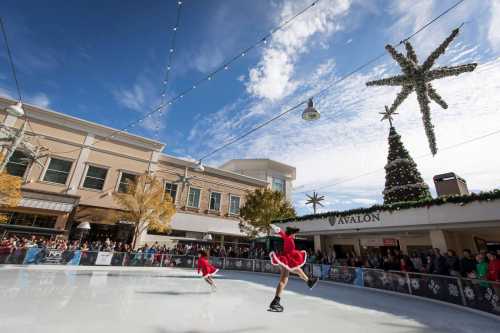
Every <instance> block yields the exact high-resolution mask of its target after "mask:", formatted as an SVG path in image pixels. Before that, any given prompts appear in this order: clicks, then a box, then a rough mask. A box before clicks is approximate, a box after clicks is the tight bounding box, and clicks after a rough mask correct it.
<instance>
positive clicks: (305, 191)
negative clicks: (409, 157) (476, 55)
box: [293, 129, 500, 194]
mask: <svg viewBox="0 0 500 333" xmlns="http://www.w3.org/2000/svg"><path fill="white" fill-rule="evenodd" d="M497 134H500V129H499V130H496V131H493V132H490V133H487V134H484V135H480V136H477V137H474V138H471V139H468V140H465V141H462V142H459V143H456V144H454V145H451V146H447V147H444V148H442V149H440V151H446V150H451V149H455V148H458V147H461V146H464V145H467V144H469V143H472V142H476V141H479V140H482V139H485V138H488V137H490V136H493V135H497ZM427 157H433V155H432V153H427V154H423V155H420V156H417V157H416V159H423V158H427ZM384 170H385V168H384V167H381V168H378V169H376V170H372V171H369V172H365V173H362V174H359V175H357V176H353V177H349V178H344V179H341V180H339V181H337V182H334V183H330V184H326V185H323V186H320V187H315V188H314V190H315V191H318V190H322V189H325V188H330V187H334V186H337V185H340V184H343V183H347V182H350V181H353V180H357V179H359V178H363V177H366V176H369V175H373V174H376V173H379V172H381V171H384ZM312 190H313V189H310V190H303V191H300V192H294V193H293V194H305V193H309V192H311V191H312Z"/></svg>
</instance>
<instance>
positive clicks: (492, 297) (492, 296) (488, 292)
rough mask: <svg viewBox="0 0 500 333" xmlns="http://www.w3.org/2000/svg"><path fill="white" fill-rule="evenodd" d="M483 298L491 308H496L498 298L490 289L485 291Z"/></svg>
mask: <svg viewBox="0 0 500 333" xmlns="http://www.w3.org/2000/svg"><path fill="white" fill-rule="evenodd" d="M484 298H486V299H487V300H488V301H489V302H490V303H491V305H492V306H493V307H495V306H497V303H498V296H497V295H496V294H495V291H494V290H493V289H491V288H488V289H487V290H486V294H484Z"/></svg>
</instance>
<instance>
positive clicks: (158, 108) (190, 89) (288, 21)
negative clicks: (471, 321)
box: [55, 0, 322, 154]
mask: <svg viewBox="0 0 500 333" xmlns="http://www.w3.org/2000/svg"><path fill="white" fill-rule="evenodd" d="M321 1H322V0H315V1H313V2H312V3H310V4H309V5H307V6H306V7H304V8H303V9H302V10H300V11H299V12H297V13H296V14H294V15H292V16H291V17H289V18H288V19H286V20H284V21H282V22H280V24H278V25H277V26H276V27H274V28H272V29H271V30H270V31H269V32H268V33H267V34H265V35H264V36H263V37H261V38H259V39H258V40H257V41H256V42H255V43H253V44H251V45H250V46H248V47H246V48H244V49H242V50H241V51H240V52H238V53H237V54H235V55H234V56H233V57H231V58H229V59H228V60H227V61H225V62H223V65H221V66H219V67H217V68H216V69H215V70H213V71H212V72H210V73H208V74H207V75H205V76H203V77H202V78H201V79H199V80H197V81H195V82H194V83H193V84H191V85H190V87H188V88H186V89H184V90H182V91H181V92H180V93H178V94H177V95H175V96H173V97H172V98H170V99H168V100H164V101H163V103H160V104H159V105H158V106H156V107H154V108H153V109H152V110H151V111H149V112H147V113H145V114H144V115H143V116H142V117H140V118H137V119H136V120H134V121H132V122H130V123H129V124H128V125H126V126H125V127H122V128H121V129H117V130H114V131H113V132H112V133H111V134H110V135H107V136H105V137H103V138H102V139H99V140H96V141H95V142H94V143H93V145H95V144H97V143H98V142H102V141H106V140H109V139H112V138H114V137H115V136H117V135H118V134H120V133H123V132H128V130H129V129H130V128H133V127H135V126H136V125H137V124H140V123H141V122H143V121H144V120H145V119H147V118H150V117H152V116H153V115H154V114H156V113H157V112H161V111H162V110H163V108H165V107H167V106H171V105H172V104H174V103H176V102H178V101H179V100H181V99H183V98H184V97H185V96H186V95H187V94H189V93H191V92H193V91H194V90H196V88H197V87H199V86H200V85H201V84H203V83H206V82H208V81H213V79H214V77H215V76H216V75H217V74H219V73H220V72H224V71H227V70H229V69H231V68H232V67H231V66H232V64H234V63H235V62H236V61H238V60H239V59H241V58H243V57H245V56H246V55H247V54H248V53H249V52H250V51H252V50H254V49H256V48H257V47H259V46H262V45H267V42H268V40H270V39H271V37H272V36H273V35H274V34H276V33H277V32H278V31H281V30H283V29H284V28H286V27H287V26H288V25H290V24H291V23H292V22H293V21H294V20H296V19H297V18H298V17H300V16H301V15H303V14H304V13H306V12H307V11H309V10H310V9H311V8H313V7H315V6H316V5H317V4H318V3H319V2H321ZM179 2H181V1H179ZM181 3H182V2H181ZM79 149H80V148H76V149H73V150H69V151H63V152H55V153H57V154H69V153H72V152H75V151H78V150H79Z"/></svg>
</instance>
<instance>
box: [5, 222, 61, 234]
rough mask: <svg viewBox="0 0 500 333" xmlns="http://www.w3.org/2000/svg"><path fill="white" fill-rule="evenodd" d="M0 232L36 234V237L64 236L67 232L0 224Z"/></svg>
mask: <svg viewBox="0 0 500 333" xmlns="http://www.w3.org/2000/svg"><path fill="white" fill-rule="evenodd" d="M0 230H2V231H8V232H15V233H26V234H38V235H54V234H64V233H66V232H67V230H59V229H53V228H40V227H31V226H26V225H15V224H0Z"/></svg>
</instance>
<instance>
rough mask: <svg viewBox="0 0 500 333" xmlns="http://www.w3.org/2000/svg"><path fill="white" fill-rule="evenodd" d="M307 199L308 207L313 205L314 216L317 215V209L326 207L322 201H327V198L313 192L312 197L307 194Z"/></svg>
mask: <svg viewBox="0 0 500 333" xmlns="http://www.w3.org/2000/svg"><path fill="white" fill-rule="evenodd" d="M306 197H308V198H309V199H308V200H307V201H306V205H312V206H313V211H314V214H316V207H317V206H321V207H324V206H323V204H322V203H321V201H323V200H325V196H324V195H322V196H319V195H318V193H316V192H313V194H312V195H309V194H306Z"/></svg>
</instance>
